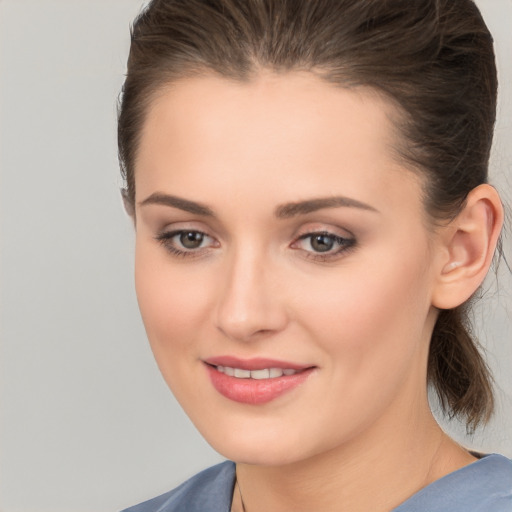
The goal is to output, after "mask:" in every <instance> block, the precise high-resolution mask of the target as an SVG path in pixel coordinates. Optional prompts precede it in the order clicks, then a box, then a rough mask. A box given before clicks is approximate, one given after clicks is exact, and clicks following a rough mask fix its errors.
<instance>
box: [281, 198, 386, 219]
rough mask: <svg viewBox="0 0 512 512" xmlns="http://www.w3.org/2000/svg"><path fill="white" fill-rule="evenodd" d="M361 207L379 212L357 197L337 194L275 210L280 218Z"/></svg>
mask: <svg viewBox="0 0 512 512" xmlns="http://www.w3.org/2000/svg"><path fill="white" fill-rule="evenodd" d="M340 207H349V208H359V209H361V210H367V211H371V212H377V213H378V210H376V209H375V208H374V207H373V206H370V205H369V204H366V203H362V202H361V201H358V200H357V199H351V198H349V197H342V196H335V197H320V198H318V199H309V200H307V201H299V202H297V203H287V204H283V205H281V206H278V207H277V208H276V210H275V216H276V217H278V218H279V219H288V218H290V217H295V216H296V215H305V214H307V213H311V212H316V211H317V210H322V209H323V208H340Z"/></svg>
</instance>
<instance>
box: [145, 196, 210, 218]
mask: <svg viewBox="0 0 512 512" xmlns="http://www.w3.org/2000/svg"><path fill="white" fill-rule="evenodd" d="M147 204H160V205H163V206H171V207H173V208H178V209H179V210H183V211H185V212H188V213H193V214H194V215H202V216H204V217H214V216H215V215H214V213H213V210H212V209H211V208H210V207H209V206H206V205H204V204H201V203H196V202H195V201H189V200H188V199H183V198H182V197H177V196H172V195H169V194H162V193H160V192H155V193H154V194H151V195H150V196H149V197H147V198H146V199H144V201H141V202H140V203H139V206H145V205H147Z"/></svg>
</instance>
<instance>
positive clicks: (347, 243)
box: [290, 229, 357, 262]
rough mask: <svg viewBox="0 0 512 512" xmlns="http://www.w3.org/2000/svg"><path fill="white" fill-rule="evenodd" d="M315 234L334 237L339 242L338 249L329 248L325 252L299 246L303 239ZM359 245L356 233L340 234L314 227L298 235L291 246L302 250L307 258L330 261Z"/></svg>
mask: <svg viewBox="0 0 512 512" xmlns="http://www.w3.org/2000/svg"><path fill="white" fill-rule="evenodd" d="M314 236H326V237H330V238H332V239H334V241H335V243H337V244H338V248H337V249H336V250H328V251H325V252H321V251H314V250H307V249H304V248H301V247H298V244H299V243H300V242H302V241H303V240H306V239H308V238H312V237H314ZM356 245H357V240H356V238H355V237H354V235H352V234H350V235H349V236H344V235H338V234H336V233H333V232H332V231H329V230H326V229H316V230H315V229H314V230H309V231H308V232H306V233H303V234H301V235H298V236H297V238H295V240H294V241H293V242H292V244H291V245H290V247H291V248H292V249H296V250H300V251H301V252H302V253H303V256H304V257H305V258H307V259H311V260H313V261H318V262H328V261H332V260H336V259H338V258H341V257H343V256H344V255H345V254H346V253H347V252H349V251H351V250H353V249H355V247H356Z"/></svg>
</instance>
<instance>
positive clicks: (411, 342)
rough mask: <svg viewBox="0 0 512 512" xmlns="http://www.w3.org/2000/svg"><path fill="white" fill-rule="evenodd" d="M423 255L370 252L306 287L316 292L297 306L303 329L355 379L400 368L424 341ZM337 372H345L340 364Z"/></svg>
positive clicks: (426, 293)
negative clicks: (302, 316)
mask: <svg viewBox="0 0 512 512" xmlns="http://www.w3.org/2000/svg"><path fill="white" fill-rule="evenodd" d="M424 254H425V253H423V256H420V251H418V250H415V251H411V250H409V254H404V253H403V252H401V253H400V254H398V253H396V252H390V251H388V252H387V253H384V252H382V253H381V254H378V253H373V255H372V256H374V258H373V259H372V261H363V260H358V261H357V263H354V264H353V265H350V266H349V265H347V266H346V267H343V268H340V269H339V272H338V273H337V275H336V274H335V276H334V277H333V276H330V275H329V276H326V277H325V278H324V279H323V280H322V281H319V280H318V278H317V279H316V283H311V284H312V288H311V289H312V290H316V291H315V292H313V293H311V294H309V295H308V296H307V298H305V299H304V303H303V304H302V309H303V311H307V316H306V317H305V318H309V319H310V321H311V323H310V325H309V327H308V328H309V329H310V331H313V330H315V331H316V332H315V334H316V339H318V340H319V344H321V345H323V347H324V349H325V351H326V352H328V353H330V354H332V355H334V356H335V358H336V359H337V360H338V361H342V362H343V363H345V362H346V366H347V367H348V368H349V371H350V372H351V373H352V374H353V375H354V376H357V375H358V372H361V373H360V374H361V375H368V372H373V373H379V374H382V373H383V372H386V371H387V370H386V367H388V366H389V365H393V366H395V367H398V366H399V365H402V366H403V367H404V368H405V367H406V366H407V365H406V362H407V360H408V359H409V360H410V359H411V358H412V357H413V356H414V354H415V353H416V352H417V351H418V348H419V347H422V346H423V345H424V344H425V343H428V336H427V334H428V328H427V329H426V327H428V326H427V316H428V313H429V310H430V303H429V283H428V277H427V274H426V272H425V271H424V270H425V269H424V267H423V263H424V261H425V256H424ZM354 261H356V260H354ZM425 338H427V339H425ZM339 368H341V371H347V369H346V368H345V364H342V365H340V366H339ZM397 370H398V368H397Z"/></svg>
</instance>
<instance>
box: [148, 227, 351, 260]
mask: <svg viewBox="0 0 512 512" xmlns="http://www.w3.org/2000/svg"><path fill="white" fill-rule="evenodd" d="M185 234H193V235H200V236H202V237H203V240H202V241H201V242H203V241H204V239H212V237H210V236H209V235H207V234H206V233H204V232H203V231H198V230H194V229H179V230H175V231H169V232H163V233H160V234H158V235H157V236H156V237H155V238H156V240H157V241H158V242H159V243H160V244H162V245H163V246H164V248H165V249H166V250H167V251H169V252H170V253H171V254H172V255H173V256H178V257H181V258H197V257H200V256H202V254H203V253H204V251H205V250H207V249H208V247H198V248H197V249H189V250H186V249H185V250H183V249H179V248H178V247H177V245H176V242H174V241H173V239H174V238H175V237H178V236H182V235H185ZM315 237H317V238H318V237H325V238H328V239H329V240H330V241H332V243H333V244H338V245H339V248H338V249H337V250H335V251H332V250H331V249H329V250H328V251H325V252H321V251H313V250H311V251H308V250H304V253H305V257H306V258H309V259H312V260H315V261H319V262H326V261H329V260H333V259H336V258H337V257H339V256H341V255H342V254H343V253H346V252H348V251H350V250H351V249H354V248H355V246H356V239H355V238H344V237H341V236H338V235H335V234H333V233H330V232H328V231H313V232H310V233H306V234H304V235H301V236H300V237H299V238H298V239H297V240H296V241H294V242H293V243H292V244H291V247H292V248H293V249H300V248H299V247H296V246H297V244H299V243H300V242H301V241H303V240H307V239H310V245H311V243H312V241H313V239H314V238H315ZM212 240H213V239H212ZM178 243H179V242H178ZM294 246H295V247H294Z"/></svg>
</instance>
